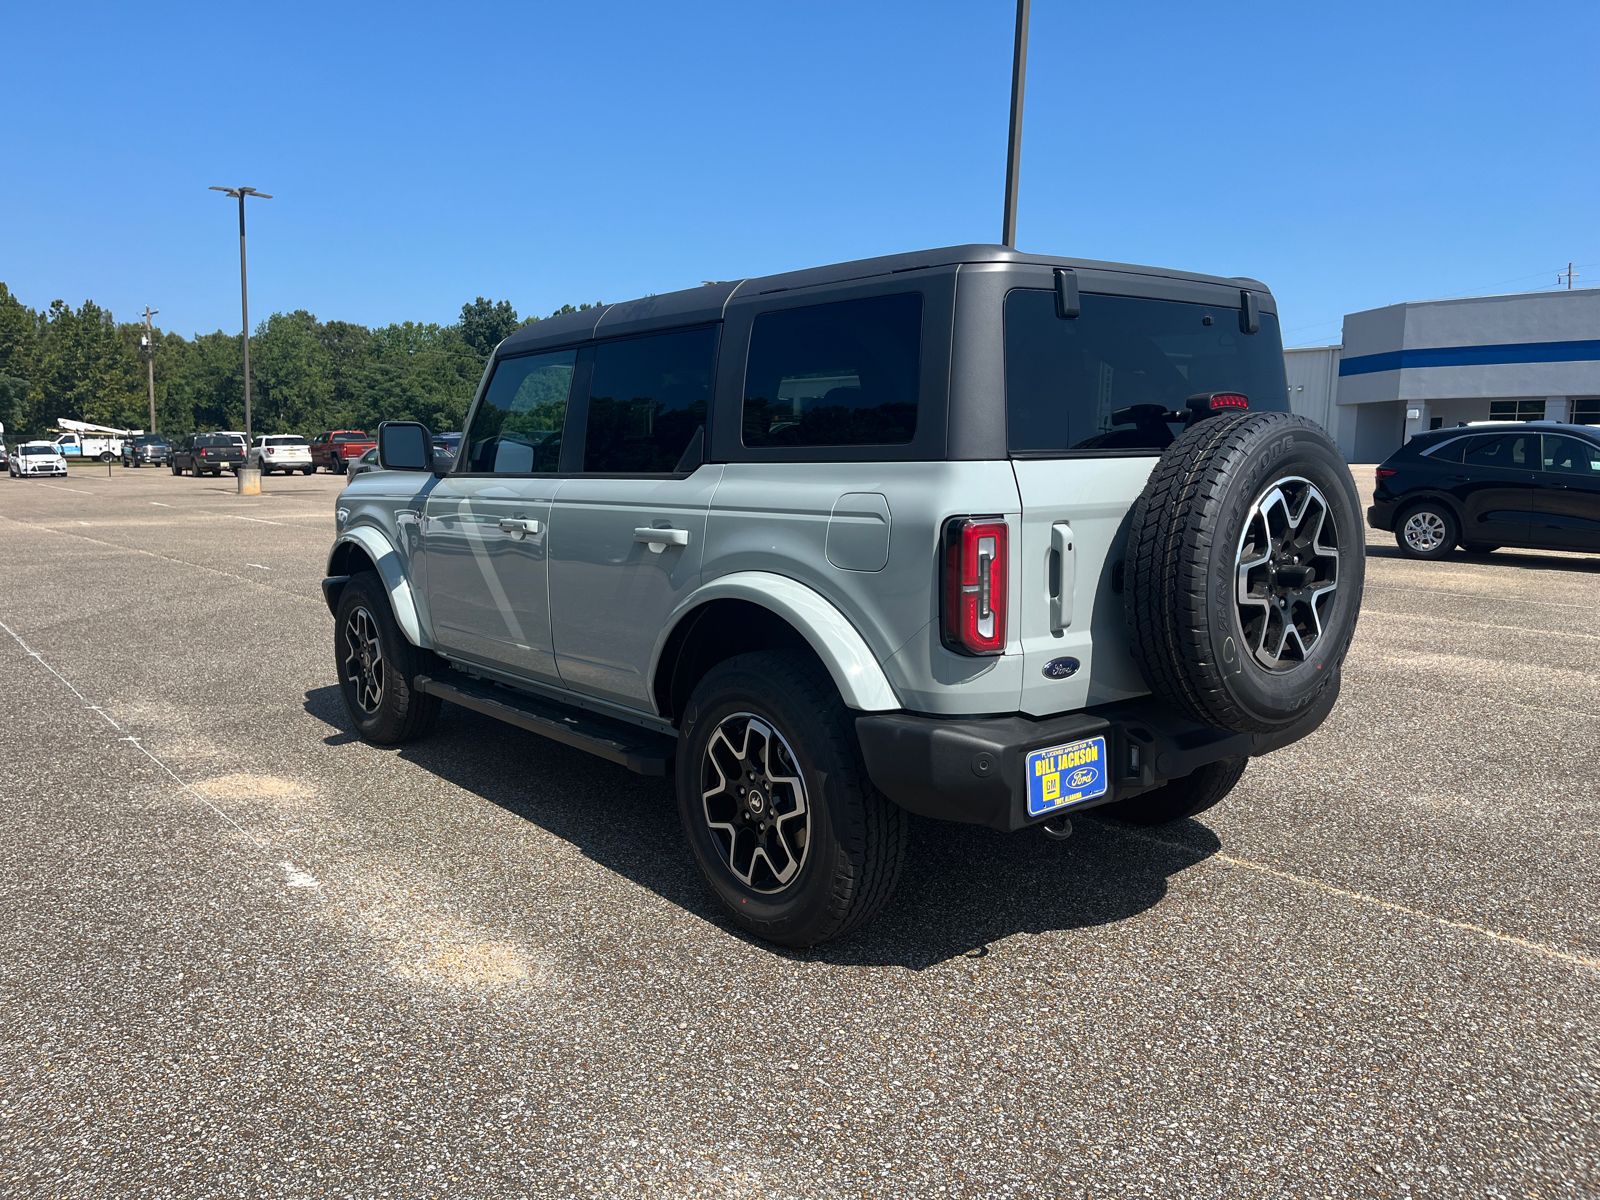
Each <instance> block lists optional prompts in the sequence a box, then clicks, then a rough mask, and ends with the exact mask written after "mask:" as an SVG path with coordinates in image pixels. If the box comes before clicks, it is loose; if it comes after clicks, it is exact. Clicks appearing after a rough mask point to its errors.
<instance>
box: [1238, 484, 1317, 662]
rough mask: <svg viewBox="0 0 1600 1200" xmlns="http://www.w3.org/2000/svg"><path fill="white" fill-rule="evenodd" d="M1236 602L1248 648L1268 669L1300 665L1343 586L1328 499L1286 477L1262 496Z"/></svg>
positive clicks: (1251, 520)
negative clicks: (1340, 581)
mask: <svg viewBox="0 0 1600 1200" xmlns="http://www.w3.org/2000/svg"><path fill="white" fill-rule="evenodd" d="M1235 574H1236V578H1237V581H1238V594H1237V597H1236V601H1237V603H1238V606H1239V626H1240V628H1241V629H1242V630H1243V632H1244V640H1245V648H1246V650H1248V652H1249V653H1250V654H1252V655H1254V656H1255V657H1256V658H1257V659H1258V660H1259V661H1260V662H1261V664H1262V665H1263V666H1265V667H1266V668H1267V669H1268V670H1283V669H1285V668H1286V667H1289V666H1292V665H1294V664H1296V663H1302V662H1304V661H1305V660H1306V657H1307V656H1308V655H1309V654H1310V653H1311V652H1312V651H1313V650H1314V649H1315V648H1316V645H1317V642H1318V640H1319V639H1320V638H1321V637H1322V636H1323V622H1324V618H1325V617H1326V615H1327V613H1328V611H1329V609H1330V608H1331V607H1332V605H1333V601H1334V600H1335V599H1336V598H1337V593H1338V590H1339V542H1338V530H1337V528H1336V527H1335V524H1334V517H1333V514H1332V513H1331V512H1330V511H1329V507H1328V501H1327V498H1326V497H1324V496H1323V494H1322V492H1321V491H1319V490H1318V488H1317V486H1316V484H1314V483H1312V482H1311V481H1310V480H1309V479H1302V478H1300V477H1298V476H1288V477H1286V478H1283V479H1279V480H1276V481H1274V482H1273V483H1272V484H1270V485H1269V486H1268V487H1267V488H1266V489H1265V490H1264V491H1263V493H1262V494H1261V495H1260V496H1259V497H1258V498H1257V499H1256V502H1255V503H1254V504H1253V505H1252V506H1251V508H1250V515H1249V516H1248V517H1247V518H1246V520H1245V527H1244V532H1243V533H1242V534H1241V535H1240V537H1239V553H1238V555H1237V557H1236V558H1235Z"/></svg>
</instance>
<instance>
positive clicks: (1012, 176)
mask: <svg viewBox="0 0 1600 1200" xmlns="http://www.w3.org/2000/svg"><path fill="white" fill-rule="evenodd" d="M1027 74H1028V0H1017V44H1016V47H1015V48H1014V49H1013V51H1012V54H1011V141H1010V143H1009V144H1008V145H1007V146H1006V215H1005V220H1004V221H1003V222H1002V223H1001V226H1000V242H1001V244H1002V245H1004V246H1009V247H1010V248H1011V249H1013V250H1015V249H1016V248H1017V177H1018V175H1020V174H1021V172H1022V91H1023V83H1024V81H1025V80H1026V78H1027ZM240 203H243V201H241V202H240Z"/></svg>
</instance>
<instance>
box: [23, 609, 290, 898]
mask: <svg viewBox="0 0 1600 1200" xmlns="http://www.w3.org/2000/svg"><path fill="white" fill-rule="evenodd" d="M0 629H3V630H5V631H6V633H8V634H9V635H10V636H11V640H12V641H14V642H16V643H17V645H19V646H21V647H22V650H23V653H25V654H26V655H27V656H28V657H29V658H31V659H33V661H34V662H36V663H38V664H39V665H40V666H41V667H43V668H44V669H45V670H46V671H49V672H50V674H52V675H54V676H55V677H56V678H57V679H59V680H60V681H61V682H62V683H63V684H64V685H65V686H66V689H67V691H69V692H71V693H72V694H73V695H74V696H76V697H77V698H78V700H79V702H80V703H82V705H83V707H84V708H86V709H88V710H89V711H90V712H92V713H96V714H97V715H98V716H99V717H100V719H101V720H102V721H104V722H105V723H106V724H107V725H109V726H111V728H113V729H115V730H116V731H117V732H118V733H120V734H122V737H121V738H119V739H118V740H119V741H123V742H127V743H128V744H129V745H130V746H132V747H133V748H134V749H135V750H137V751H139V753H141V754H143V755H144V756H145V757H146V758H148V759H149V760H150V761H151V762H153V763H155V765H156V766H158V767H160V768H161V769H162V770H163V771H165V772H166V773H167V775H168V776H169V777H170V778H171V779H172V781H173V782H174V783H176V784H177V785H178V786H179V787H181V788H182V789H183V790H184V791H186V792H188V793H189V795H191V796H193V797H194V798H195V799H196V800H198V801H200V803H201V804H204V805H205V806H206V807H207V808H209V809H210V810H211V811H212V812H214V813H216V814H217V816H219V817H221V818H222V819H223V820H224V821H226V822H227V823H228V824H229V825H232V826H233V827H234V828H235V829H237V830H238V831H239V832H240V833H241V834H243V835H244V836H245V837H246V838H248V839H249V840H250V841H252V842H254V843H255V845H256V846H257V847H258V848H260V849H262V850H265V849H266V848H267V846H266V843H265V842H263V841H262V840H261V839H260V838H258V837H256V836H255V834H253V833H251V832H250V831H249V830H247V829H246V828H245V827H244V826H243V825H240V824H239V822H237V821H235V820H234V819H233V818H232V817H230V816H229V815H228V814H227V813H225V812H223V811H222V810H221V809H220V808H218V807H217V806H216V805H215V804H213V803H211V801H210V800H208V799H206V798H205V797H204V796H202V795H201V794H200V793H199V792H197V791H195V790H194V789H193V788H192V787H190V786H189V785H188V784H187V783H185V782H184V781H183V780H182V779H180V778H178V773H177V772H176V771H174V770H173V769H172V768H171V767H169V766H167V764H166V763H164V762H162V761H161V760H160V759H159V758H157V757H156V756H155V755H154V754H152V753H150V751H149V750H148V749H146V748H145V746H144V745H143V744H142V743H141V742H140V741H139V739H138V738H136V737H134V736H132V735H131V734H129V733H128V732H127V731H126V730H124V729H123V728H122V726H121V725H118V724H117V723H116V721H114V720H112V718H111V716H110V714H108V713H107V712H106V710H105V709H103V708H101V707H100V706H99V705H98V704H90V703H89V700H88V697H86V696H85V695H84V694H83V693H82V692H80V691H79V690H78V689H77V688H75V687H73V685H72V681H71V680H70V679H68V678H67V677H66V676H65V675H63V674H62V673H61V672H60V671H58V670H56V669H55V668H54V667H52V666H51V665H50V664H49V663H47V662H45V660H44V656H43V655H41V654H40V653H39V652H38V651H37V650H35V649H34V648H33V647H32V646H30V645H28V643H27V642H25V641H23V640H22V638H21V637H20V636H18V634H17V631H16V630H15V629H13V628H11V626H9V625H7V624H6V623H5V622H4V621H0ZM278 865H279V866H280V867H282V868H283V869H284V870H285V871H286V872H287V873H288V879H287V881H286V882H287V883H288V886H289V887H316V886H317V881H316V879H315V878H314V877H312V876H311V875H308V874H307V873H306V872H304V871H300V870H297V869H296V868H295V865H294V864H293V863H291V862H280V863H279V864H278Z"/></svg>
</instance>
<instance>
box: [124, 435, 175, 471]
mask: <svg viewBox="0 0 1600 1200" xmlns="http://www.w3.org/2000/svg"><path fill="white" fill-rule="evenodd" d="M171 461H172V443H171V442H169V441H167V439H166V438H164V437H162V436H161V435H160V434H159V433H136V434H134V435H133V436H132V437H130V438H124V439H123V442H122V465H123V466H125V467H143V466H152V467H158V466H165V465H166V464H167V463H169V462H171Z"/></svg>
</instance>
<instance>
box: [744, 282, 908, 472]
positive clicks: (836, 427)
mask: <svg viewBox="0 0 1600 1200" xmlns="http://www.w3.org/2000/svg"><path fill="white" fill-rule="evenodd" d="M921 357H922V294H921V293H920V292H908V293H903V294H901V295H896V296H870V297H866V298H864V299H860V300H841V301H837V302H835V303H832V304H813V305H808V306H806V307H803V308H789V309H783V310H781V311H778V312H768V313H762V314H760V315H759V316H758V317H756V319H755V323H754V327H753V328H752V330H751V333H750V355H749V358H748V360H747V363H746V367H745V383H744V417H743V439H744V444H745V445H746V446H752V447H765V446H896V445H905V444H907V443H909V442H910V441H911V440H912V438H913V437H914V436H915V435H916V432H917V396H918V388H919V386H920V383H921V379H920V363H921Z"/></svg>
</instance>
